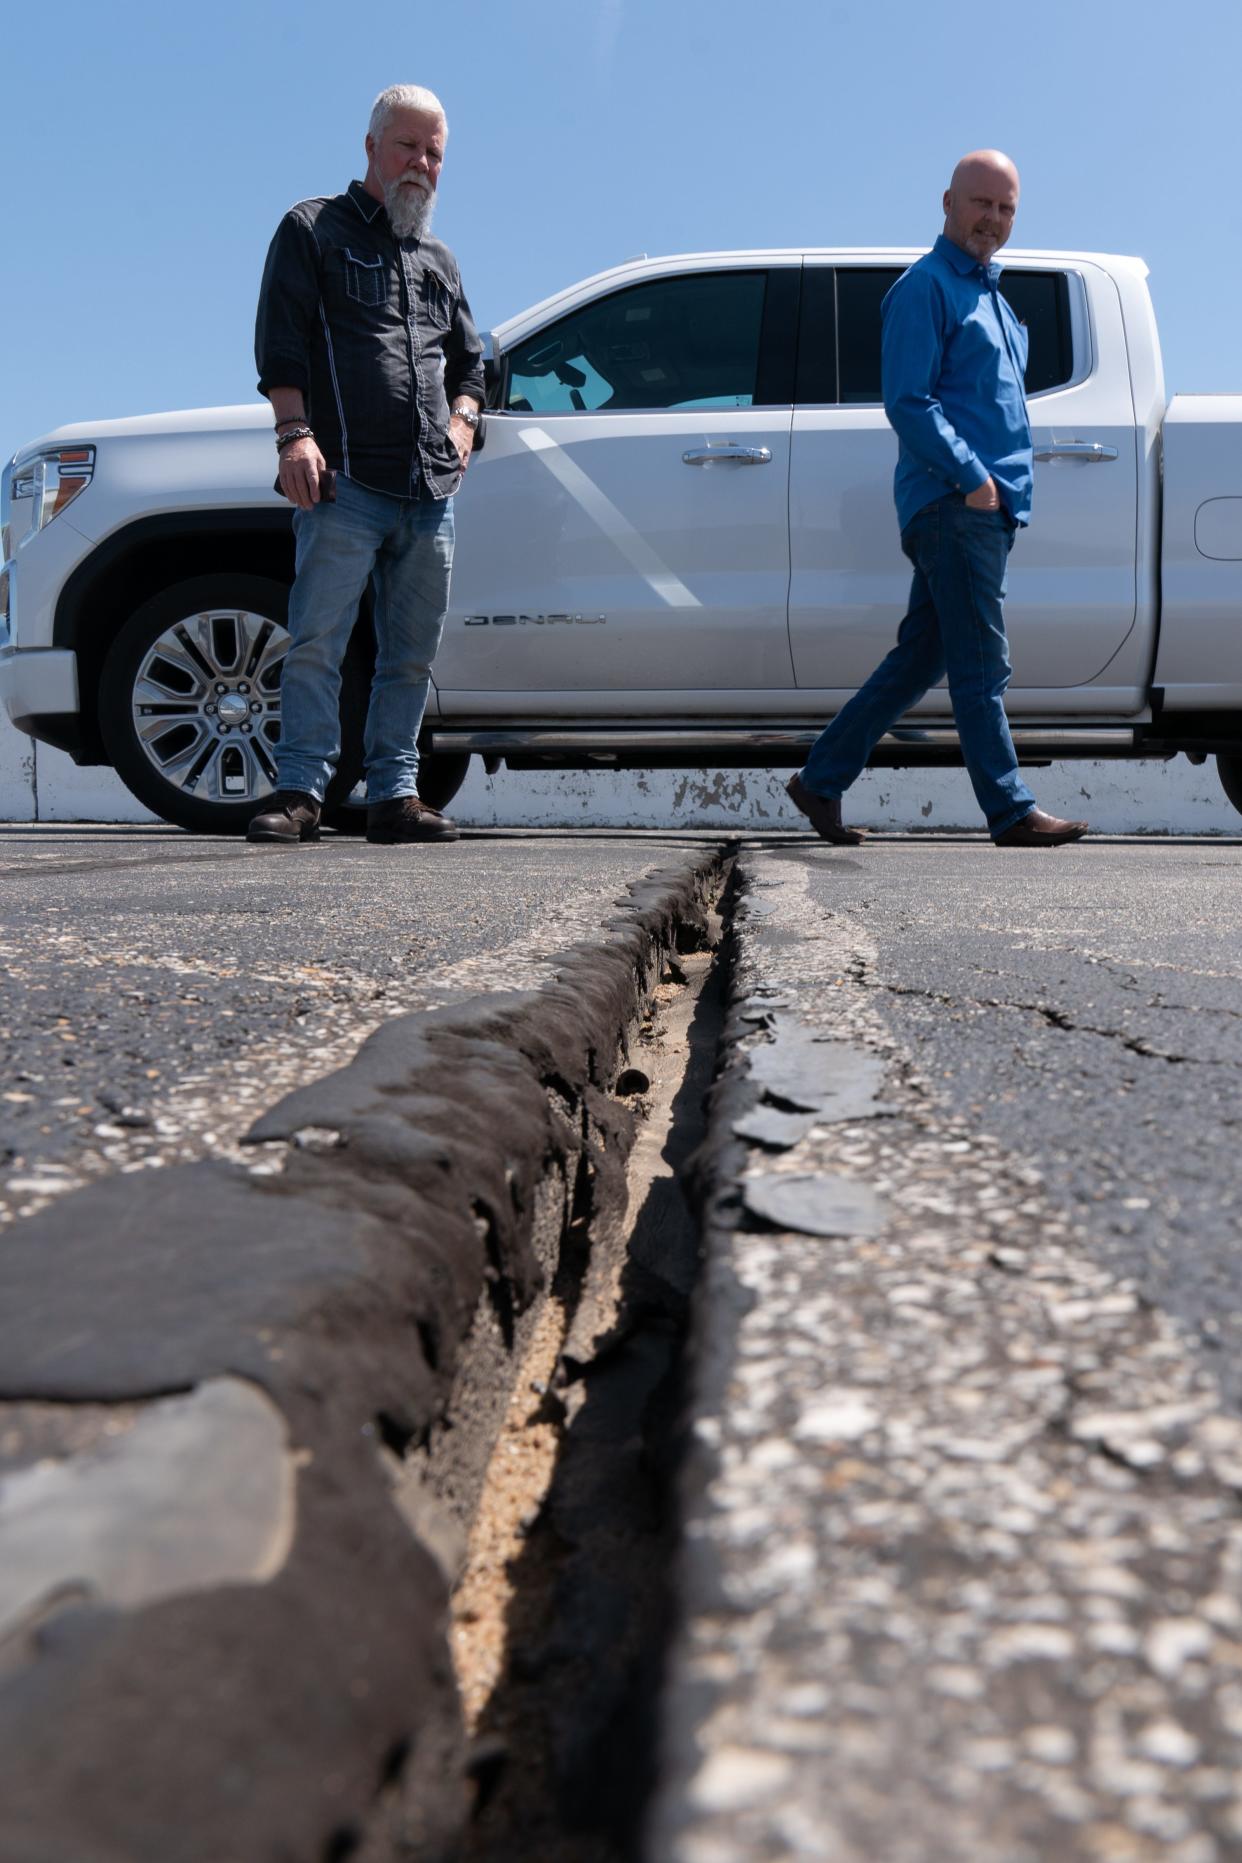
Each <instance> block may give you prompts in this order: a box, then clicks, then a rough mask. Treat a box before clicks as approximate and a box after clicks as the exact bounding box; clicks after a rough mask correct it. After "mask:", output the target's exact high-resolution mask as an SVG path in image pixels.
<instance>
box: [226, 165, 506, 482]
mask: <svg viewBox="0 0 1242 1863" xmlns="http://www.w3.org/2000/svg"><path fill="white" fill-rule="evenodd" d="M254 348H255V361H256V363H257V364H258V369H259V392H260V394H266V393H267V392H268V391H269V390H270V389H272V388H300V389H301V390H302V394H303V396H304V397H305V401H306V412H307V416H308V419H309V422H310V424H311V425H312V426H313V427H314V429H315V438H316V440H317V441H318V443H319V448H320V451H321V452H322V453H323V456H324V458H325V459H326V460H327V462H328V464H329V466H334V467H336V468H337V470H338V471H341V472H343V473H345V475H346V477H347V478H351V479H354V480H356V482H357V483H358V484H359V485H364V486H367V487H369V489H370V490H372V491H376V492H389V493H391V494H392V495H393V496H395V497H398V498H420V497H429V498H447V497H448V495H449V493H450V492H452V491H454V490H455V489H456V487H457V483H458V480H459V479H460V477H461V470H460V463H459V461H458V458H457V450H456V448H455V447H454V445H453V443H452V441H451V440H450V439H449V433H448V425H449V408H450V405H451V403H452V401H453V400H454V398H455V397H456V396H457V395H471V396H473V398H474V399H475V400H476V401H478V402H479V403H480V405H481V404H482V401H483V391H484V384H483V346H482V344H481V343H480V342H479V337H478V332H477V331H476V330H475V327H474V324H473V322H472V320H471V316H470V306H469V305H468V304H467V302H466V299H465V295H464V293H463V292H462V288H461V273H460V272H459V271H458V269H457V261H456V259H455V258H454V257H453V255H452V253H451V252H450V251H449V249H448V247H447V246H446V245H444V244H443V243H442V242H441V241H440V240H438V239H433V238H432V237H431V236H430V234H428V235H426V236H425V237H424V238H422V239H398V238H397V237H396V235H395V234H394V232H393V230H392V226H391V224H390V222H389V219H388V215H387V213H386V212H385V211H384V208H383V206H382V204H381V203H380V202H379V201H377V200H373V199H372V197H371V196H370V195H369V194H368V193H367V191H366V189H365V188H364V187H363V185H362V183H361V182H360V181H351V182H350V184H349V191H348V193H346V194H333V195H330V196H327V197H325V198H323V199H320V200H308V201H299V202H298V204H297V206H296V207H291V208H290V209H289V212H288V213H287V214H286V215H285V217H284V219H283V220H282V221H281V223H280V225H279V226H278V227H277V229H276V236H275V238H274V239H273V241H272V243H271V246H270V248H269V249H268V255H267V264H266V266H265V267H264V270H263V284H262V286H261V288H260V291H259V314H258V319H257V321H256V325H255V338H254Z"/></svg>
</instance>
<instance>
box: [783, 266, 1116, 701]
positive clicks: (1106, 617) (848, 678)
mask: <svg viewBox="0 0 1242 1863" xmlns="http://www.w3.org/2000/svg"><path fill="white" fill-rule="evenodd" d="M1091 271H1092V268H1084V274H1083V275H1080V274H1077V273H1075V274H1068V273H1066V272H1063V271H1057V270H1050V269H1037V268H1034V267H1029V268H1028V267H1026V266H1024V265H1021V264H1019V265H1015V266H1013V267H1012V268H1007V269H1006V271H1005V273H1004V277H1003V279H1002V282H1001V290H1002V291H1003V292H1004V294H1005V296H1006V297H1007V298H1008V299H1009V302H1010V303H1011V304H1012V305H1013V307H1014V309H1015V310H1016V311H1017V313H1018V315H1019V317H1021V318H1022V320H1023V322H1024V323H1025V324H1026V325H1027V329H1028V331H1029V333H1030V338H1031V344H1030V360H1029V364H1028V368H1027V393H1028V405H1029V408H1030V414H1031V428H1032V436H1033V439H1034V445H1035V458H1036V464H1035V493H1034V508H1033V514H1032V520H1031V524H1030V527H1029V529H1026V530H1024V531H1022V532H1021V533H1020V534H1019V536H1018V539H1017V542H1016V543H1015V545H1014V550H1013V555H1012V556H1011V558H1010V567H1009V598H1008V601H1007V603H1006V609H1005V614H1006V627H1007V631H1008V634H1009V642H1010V649H1011V655H1012V660H1013V682H1012V685H1011V687H1010V708H1011V709H1014V707H1015V706H1018V707H1020V706H1021V703H1022V699H1023V697H1024V695H1026V698H1027V704H1028V706H1035V707H1038V704H1039V699H1038V696H1037V695H1038V694H1041V693H1048V692H1052V691H1054V690H1056V689H1063V688H1065V687H1069V686H1076V685H1082V684H1084V683H1086V682H1087V681H1088V680H1092V679H1094V678H1096V677H1097V675H1098V674H1100V673H1101V672H1102V671H1103V669H1104V668H1105V667H1106V666H1107V665H1108V663H1109V661H1110V660H1111V659H1112V658H1113V656H1114V655H1115V654H1116V653H1117V650H1118V649H1119V647H1120V646H1121V644H1122V642H1123V641H1124V640H1125V638H1126V635H1127V634H1128V633H1129V632H1130V630H1131V628H1132V627H1133V625H1134V618H1135V600H1136V591H1135V553H1136V513H1137V482H1138V458H1137V443H1136V435H1135V428H1134V416H1133V403H1132V398H1131V394H1130V389H1129V380H1128V375H1127V373H1126V348H1125V333H1124V330H1123V329H1122V327H1121V321H1120V312H1119V308H1118V307H1117V305H1116V291H1115V289H1114V288H1113V287H1112V285H1111V281H1109V280H1107V279H1104V280H1103V285H1104V286H1105V287H1107V289H1102V288H1100V287H1099V285H1098V283H1097V284H1091V285H1090V289H1089V288H1088V287H1089V284H1090V279H1089V277H1088V276H1087V275H1088V274H1090V273H1091ZM900 272H901V268H900V267H899V266H896V265H893V266H875V265H871V266H867V265H858V266H845V265H838V266H835V267H833V266H829V265H820V266H817V265H814V264H813V263H811V262H810V261H808V264H807V269H806V276H805V284H804V290H803V325H802V339H801V344H800V356H805V355H810V356H811V357H812V358H813V357H814V355H815V353H816V352H815V347H814V345H813V343H811V342H810V341H809V333H808V319H810V320H811V323H812V327H814V325H815V324H818V326H819V327H820V328H821V329H833V328H834V329H835V332H836V342H835V347H834V349H833V352H832V361H831V366H830V367H829V366H827V365H825V366H821V368H820V370H819V373H818V376H817V377H816V376H806V375H805V372H804V380H805V381H806V382H807V384H808V392H806V393H805V395H804V393H803V392H802V389H801V387H800V393H799V400H800V403H801V402H802V401H803V400H806V401H814V402H815V403H817V405H799V407H798V408H797V410H796V413H795V417H794V434H793V448H792V472H791V486H790V535H791V554H792V565H791V582H790V636H791V642H792V649H793V656H794V666H795V670H796V673H797V680H798V685H799V687H800V688H813V689H816V690H818V691H831V692H833V693H837V694H845V693H848V692H850V691H853V690H855V689H856V688H857V687H858V686H860V685H861V684H862V682H863V681H864V680H865V679H866V678H867V676H868V674H869V673H870V672H871V671H872V669H873V668H874V667H875V666H876V665H877V664H878V662H879V661H880V660H881V659H882V658H883V656H884V655H885V654H886V653H887V652H888V650H889V648H890V647H891V646H892V644H893V641H894V639H895V638H896V633H897V626H898V623H899V621H900V620H901V617H902V615H903V614H904V612H905V606H906V597H907V595H908V593H909V588H910V565H909V564H908V562H907V561H906V559H905V557H904V556H903V555H902V554H901V548H900V543H899V539H898V533H897V520H896V514H895V510H894V506H893V492H892V484H893V468H894V466H895V464H896V460H897V443H896V439H895V437H894V435H893V432H892V429H891V428H890V427H889V424H888V421H887V419H886V418H885V415H884V409H883V406H882V404H881V395H880V304H881V302H882V300H883V297H884V294H885V292H886V291H887V290H888V288H889V286H890V285H891V284H892V283H893V282H894V280H895V279H896V278H898V277H899V276H900ZM1096 276H1097V278H1098V279H1102V278H1103V275H1102V274H1098V275H1096ZM1110 292H1111V299H1112V301H1111V302H1110V298H1109V293H1110ZM1114 323H1115V324H1116V327H1115V328H1114V327H1113V325H1114ZM921 709H924V710H927V711H930V712H932V713H937V712H939V713H947V712H948V709H949V705H948V693H947V690H946V689H945V688H944V687H939V688H937V690H936V692H935V693H933V694H931V695H929V699H928V701H927V702H926V703H925V705H924V707H923V708H921Z"/></svg>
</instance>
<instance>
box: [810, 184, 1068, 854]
mask: <svg viewBox="0 0 1242 1863" xmlns="http://www.w3.org/2000/svg"><path fill="white" fill-rule="evenodd" d="M1017 208H1018V171H1017V169H1016V168H1015V167H1014V165H1013V163H1012V162H1011V161H1010V160H1009V158H1008V156H1006V155H1002V154H1000V152H999V151H998V150H995V149H980V150H977V151H976V152H975V153H974V154H972V155H967V156H963V158H962V160H961V161H960V162H959V163H958V165H957V167H956V168H955V169H954V171H953V179H952V181H951V182H950V184H949V187H948V189H947V191H946V193H945V196H944V212H945V223H944V232H943V233H942V234H941V236H940V238H939V239H938V240H937V241H936V244H935V246H934V247H933V249H932V251H931V252H929V253H928V254H927V255H926V257H925V258H922V259H919V260H918V261H917V262H916V263H915V264H914V265H912V266H911V267H910V269H909V270H908V271H907V272H905V273H904V274H903V275H902V277H901V278H899V279H898V280H897V283H896V284H895V285H894V286H893V288H892V290H891V291H890V292H889V293H888V296H887V297H886V298H885V300H884V306H883V312H882V316H883V383H884V409H885V412H886V413H887V415H888V418H889V420H890V421H891V422H892V425H893V427H894V428H895V430H896V433H897V441H898V455H897V473H896V479H895V484H894V491H895V496H896V500H897V518H898V522H899V524H900V526H901V547H902V549H903V551H904V552H905V554H906V555H907V556H908V557H909V559H910V561H911V563H912V564H913V565H914V582H913V585H912V587H911V590H910V606H909V609H908V611H907V614H906V617H905V619H904V620H903V621H902V623H901V626H900V628H899V629H898V631H897V645H896V646H895V647H894V648H893V650H892V652H891V653H890V654H889V655H888V657H887V658H886V659H885V660H883V661H882V662H881V664H880V665H879V666H878V667H877V668H876V670H875V672H874V673H873V674H872V675H871V677H870V679H869V680H868V681H867V683H866V685H864V686H863V687H862V688H861V689H860V691H858V692H857V693H855V695H854V697H853V698H852V699H851V700H850V701H849V703H848V704H847V705H846V706H845V707H844V708H843V709H842V710H841V711H840V712H839V713H838V715H837V716H836V718H834V719H833V721H832V723H831V724H830V725H829V726H828V727H827V729H826V730H825V731H823V732H822V733H821V734H820V736H819V738H818V739H817V740H816V742H815V744H814V745H813V746H812V749H811V754H810V756H809V757H808V758H807V760H806V764H805V766H804V768H803V769H802V770H801V771H800V772H799V774H798V775H796V776H794V777H793V778H791V780H790V782H789V784H788V793H789V796H790V799H791V800H792V802H793V804H794V806H795V807H796V808H798V809H800V810H801V811H802V813H803V814H804V815H805V816H807V817H808V818H809V820H810V822H811V825H812V827H813V828H814V829H815V830H816V832H817V833H818V834H820V835H822V836H823V838H824V840H825V841H832V842H835V843H837V844H838V845H840V846H854V845H856V844H857V843H858V842H859V841H861V840H862V838H863V837H862V836H861V834H859V833H857V832H856V831H855V830H853V829H850V828H846V827H845V826H844V825H843V824H842V820H841V797H842V795H843V794H844V792H845V791H846V790H847V789H848V788H849V786H850V784H851V783H852V782H853V781H854V779H855V777H857V776H858V775H859V774H860V772H861V771H862V770H863V769H864V768H865V767H866V763H867V759H868V757H869V756H870V755H871V752H872V750H873V748H874V746H875V744H876V743H877V741H878V740H879V739H880V738H881V737H882V736H883V735H884V733H885V732H886V731H887V730H888V729H889V727H890V726H891V725H893V724H894V723H895V722H896V721H897V719H898V718H900V717H901V716H902V714H903V713H904V712H906V711H908V710H909V708H910V707H911V706H912V705H914V704H915V703H916V702H917V701H918V700H919V699H921V698H922V696H923V694H924V693H925V692H927V691H928V690H929V688H930V687H932V686H934V685H935V684H936V683H937V681H938V680H940V679H942V678H944V676H945V674H946V672H947V674H948V680H949V697H950V699H951V700H952V704H953V717H954V721H955V723H956V725H957V734H958V741H959V743H960V744H961V748H962V757H963V759H964V761H965V764H966V768H967V770H968V771H969V772H970V780H971V782H972V784H973V785H974V791H975V796H976V799H977V800H978V803H979V806H980V808H981V809H982V810H983V813H984V815H985V817H986V818H987V824H988V830H989V832H990V834H991V836H992V839H993V841H994V842H995V844H996V846H997V847H1054V846H1056V845H1057V844H1058V843H1060V842H1063V841H1076V840H1078V838H1079V837H1080V836H1081V835H1084V834H1085V833H1086V832H1087V824H1086V822H1071V821H1062V820H1060V819H1059V818H1058V817H1057V816H1055V815H1047V814H1045V813H1044V811H1043V810H1042V809H1038V808H1036V806H1035V798H1034V796H1033V795H1032V794H1031V792H1030V790H1029V789H1028V788H1027V786H1026V784H1025V783H1024V782H1023V780H1022V777H1021V776H1020V774H1019V772H1018V760H1017V757H1016V755H1015V754H1014V748H1013V739H1012V737H1011V736H1010V734H1009V724H1008V720H1007V719H1006V717H1005V707H1004V703H1003V700H1004V693H1005V688H1006V687H1007V686H1008V684H1009V647H1008V643H1007V641H1006V639H1005V617H1004V599H1005V572H1006V566H1007V561H1008V557H1009V552H1010V550H1011V548H1012V547H1013V540H1014V536H1015V534H1016V532H1017V530H1018V528H1019V527H1020V526H1021V525H1024V524H1026V523H1027V522H1028V521H1029V518H1030V511H1031V481H1032V477H1033V468H1032V453H1031V429H1030V423H1029V421H1028V419H1027V412H1026V393H1025V388H1024V385H1023V376H1024V372H1025V369H1026V356H1027V334H1026V331H1025V330H1024V328H1023V327H1022V325H1021V324H1020V323H1019V322H1018V320H1017V318H1016V317H1015V316H1014V314H1013V312H1012V310H1011V309H1010V307H1009V305H1008V304H1007V303H1006V302H1005V300H1004V298H1003V297H1002V296H1001V295H1000V292H999V290H998V288H997V283H998V280H999V278H1000V269H1001V268H1000V267H999V265H995V264H993V263H992V259H993V255H994V254H995V253H996V252H998V251H999V250H1000V248H1001V247H1002V246H1003V245H1004V244H1005V242H1006V240H1007V239H1008V238H1009V235H1010V233H1011V232H1012V231H1013V223H1014V217H1015V215H1016V213H1017Z"/></svg>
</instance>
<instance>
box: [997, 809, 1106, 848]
mask: <svg viewBox="0 0 1242 1863" xmlns="http://www.w3.org/2000/svg"><path fill="white" fill-rule="evenodd" d="M1086 832H1087V823H1086V822H1067V821H1062V820H1061V817H1060V816H1059V815H1045V814H1044V811H1043V810H1042V809H1032V810H1031V812H1030V814H1029V815H1024V816H1023V817H1022V820H1021V821H1020V822H1015V823H1014V825H1013V827H1012V828H1006V830H1005V832H1004V834H998V835H997V836H996V837H995V839H994V840H993V843H992V845H993V846H994V847H1060V845H1061V843H1062V842H1063V841H1081V840H1082V837H1083V836H1084V835H1085V834H1086Z"/></svg>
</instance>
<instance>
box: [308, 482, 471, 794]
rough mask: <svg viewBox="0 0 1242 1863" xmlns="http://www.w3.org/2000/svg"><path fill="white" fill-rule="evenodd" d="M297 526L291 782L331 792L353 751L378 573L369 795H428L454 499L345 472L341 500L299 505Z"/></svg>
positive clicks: (369, 729)
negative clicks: (364, 616) (424, 778)
mask: <svg viewBox="0 0 1242 1863" xmlns="http://www.w3.org/2000/svg"><path fill="white" fill-rule="evenodd" d="M293 534H294V536H295V538H296V539H297V556H296V575H295V578H294V583H293V589H292V591H291V593H290V596H289V634H290V637H291V639H292V642H293V645H292V646H291V647H290V649H289V652H288V655H287V656H286V658H285V665H284V671H283V672H282V674H281V676H280V746H279V749H278V750H277V752H276V767H277V769H278V771H279V772H280V777H279V780H280V787H281V788H282V789H300V790H302V791H303V792H304V793H305V794H306V795H310V796H315V797H316V798H317V799H318V800H319V801H320V802H322V801H323V797H324V791H325V790H326V788H327V786H328V784H329V782H330V781H331V779H332V772H333V770H334V769H335V768H336V760H337V758H338V757H339V756H340V754H341V725H340V695H341V661H342V660H343V659H344V657H345V649H346V647H347V646H348V644H349V637H350V635H351V633H352V632H353V627H354V622H355V620H356V619H357V616H358V603H359V602H360V601H361V599H362V594H363V591H364V589H365V588H366V586H367V583H368V582H370V583H371V584H372V589H373V593H374V597H375V608H374V616H375V677H374V679H373V680H372V681H371V703H370V707H369V709H368V711H367V728H366V738H365V742H364V749H365V752H366V765H367V801H368V802H387V801H389V800H390V798H392V797H394V796H414V795H417V794H418V733H419V728H420V726H421V725H422V722H423V712H424V710H425V709H426V705H427V693H428V690H429V688H430V684H431V662H432V661H433V660H434V659H435V657H436V649H437V647H438V646H439V645H440V632H441V629H442V628H443V626H444V615H445V610H446V609H447V607H448V598H449V577H450V574H451V571H452V566H453V500H452V498H451V497H449V498H425V499H418V500H410V499H408V498H390V497H389V495H388V493H387V492H372V491H369V490H368V489H367V488H366V487H365V486H362V485H355V484H354V482H353V480H352V479H347V478H346V476H345V474H344V473H343V472H342V473H340V474H339V475H338V477H337V481H336V501H335V503H333V504H328V503H320V504H317V505H314V506H312V508H311V509H310V510H309V511H295V512H294V514H293Z"/></svg>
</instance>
